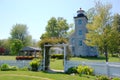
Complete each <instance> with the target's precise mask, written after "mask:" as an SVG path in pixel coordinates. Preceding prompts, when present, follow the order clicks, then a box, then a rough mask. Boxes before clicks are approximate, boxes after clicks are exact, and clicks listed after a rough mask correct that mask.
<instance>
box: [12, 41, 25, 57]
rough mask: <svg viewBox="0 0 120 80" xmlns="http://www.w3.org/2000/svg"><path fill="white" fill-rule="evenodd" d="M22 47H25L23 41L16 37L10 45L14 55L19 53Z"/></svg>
mask: <svg viewBox="0 0 120 80" xmlns="http://www.w3.org/2000/svg"><path fill="white" fill-rule="evenodd" d="M22 47H23V43H22V41H21V40H19V39H14V40H13V41H12V42H11V45H10V51H11V54H12V55H16V54H18V52H19V51H20V49H21V48H22Z"/></svg>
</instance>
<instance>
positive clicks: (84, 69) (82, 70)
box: [77, 65, 93, 76]
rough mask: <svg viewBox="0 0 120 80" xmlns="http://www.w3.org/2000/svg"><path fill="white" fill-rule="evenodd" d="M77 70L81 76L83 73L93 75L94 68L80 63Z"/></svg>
mask: <svg viewBox="0 0 120 80" xmlns="http://www.w3.org/2000/svg"><path fill="white" fill-rule="evenodd" d="M77 72H78V73H79V75H80V76H81V75H82V74H86V75H93V69H92V68H91V67H89V66H82V65H79V66H78V67H77Z"/></svg>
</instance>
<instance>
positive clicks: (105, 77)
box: [97, 75, 110, 80]
mask: <svg viewBox="0 0 120 80" xmlns="http://www.w3.org/2000/svg"><path fill="white" fill-rule="evenodd" d="M97 80H110V79H109V78H108V77H107V76H104V75H102V76H98V78H97Z"/></svg>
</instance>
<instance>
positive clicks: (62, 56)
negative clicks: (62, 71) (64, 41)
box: [51, 54, 64, 59]
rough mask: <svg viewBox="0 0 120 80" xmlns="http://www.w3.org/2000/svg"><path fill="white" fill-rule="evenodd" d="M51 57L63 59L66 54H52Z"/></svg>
mask: <svg viewBox="0 0 120 80" xmlns="http://www.w3.org/2000/svg"><path fill="white" fill-rule="evenodd" d="M51 58H53V59H55V58H56V59H63V58H64V55H63V54H51Z"/></svg>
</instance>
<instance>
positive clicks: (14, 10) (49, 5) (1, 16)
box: [0, 0, 120, 40]
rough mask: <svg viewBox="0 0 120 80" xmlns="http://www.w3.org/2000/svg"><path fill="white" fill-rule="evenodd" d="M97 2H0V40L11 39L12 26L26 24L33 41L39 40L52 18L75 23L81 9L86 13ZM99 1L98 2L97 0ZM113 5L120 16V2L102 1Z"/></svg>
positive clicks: (6, 0) (114, 10) (40, 0)
mask: <svg viewBox="0 0 120 80" xmlns="http://www.w3.org/2000/svg"><path fill="white" fill-rule="evenodd" d="M94 1H95V0H0V39H7V38H8V37H10V31H11V29H12V26H13V25H15V24H16V23H17V24H26V25H27V27H28V31H29V34H30V35H32V38H33V39H36V40H39V39H40V36H41V34H42V33H44V32H45V27H46V25H47V21H48V20H49V19H50V18H51V17H56V18H57V17H64V18H65V19H66V20H67V22H68V23H74V20H73V17H74V16H75V15H76V11H77V10H78V9H79V8H80V7H81V8H82V9H84V10H85V11H87V10H88V9H90V8H91V7H93V6H94ZM96 1H97V0H96ZM101 1H104V2H108V3H111V4H112V5H113V8H112V10H111V12H112V13H113V14H114V13H119V14H120V9H119V7H120V6H119V5H120V0H101Z"/></svg>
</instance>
